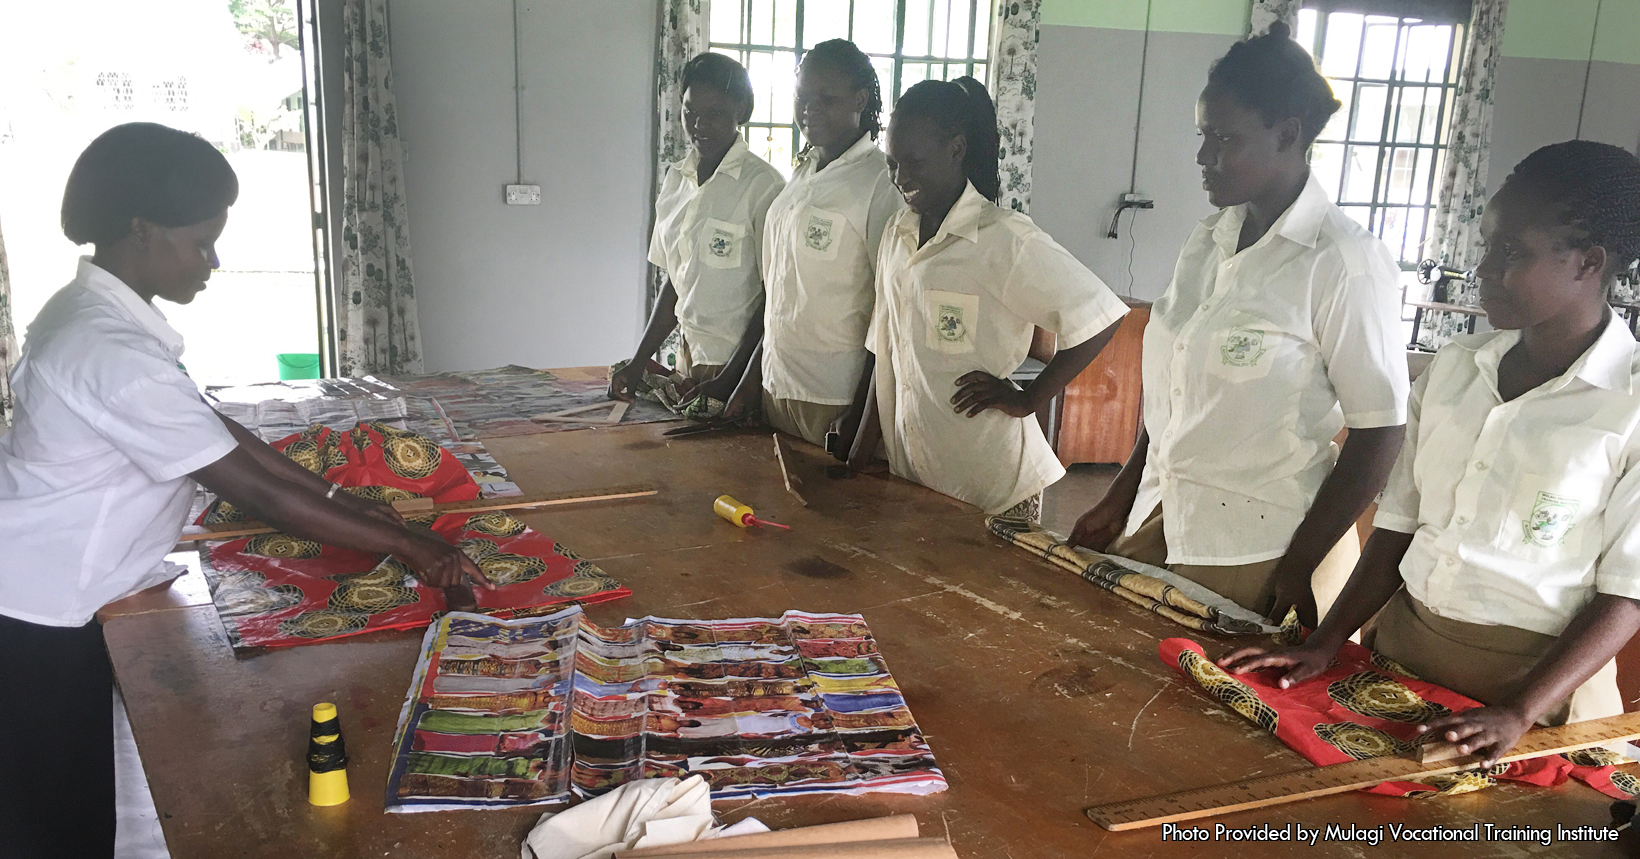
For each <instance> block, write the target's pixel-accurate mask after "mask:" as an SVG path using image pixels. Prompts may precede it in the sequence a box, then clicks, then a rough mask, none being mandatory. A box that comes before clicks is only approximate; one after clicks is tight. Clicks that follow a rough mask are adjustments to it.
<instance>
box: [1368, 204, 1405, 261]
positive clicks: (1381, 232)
mask: <svg viewBox="0 0 1640 859" xmlns="http://www.w3.org/2000/svg"><path fill="white" fill-rule="evenodd" d="M1406 214H1407V210H1406V209H1380V210H1379V214H1378V229H1376V230H1374V231H1373V233H1374V234H1376V235H1377V236H1378V238H1380V239H1383V240H1384V244H1386V245H1388V246H1389V252H1390V253H1392V254H1395V256H1396V258H1397V259H1399V258H1400V257H1401V246H1402V244H1404V243H1405V242H1406V228H1407V227H1406Z"/></svg>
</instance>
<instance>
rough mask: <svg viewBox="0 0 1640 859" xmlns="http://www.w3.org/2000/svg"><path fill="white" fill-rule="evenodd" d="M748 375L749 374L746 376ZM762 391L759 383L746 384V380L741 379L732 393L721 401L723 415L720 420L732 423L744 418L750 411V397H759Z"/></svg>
mask: <svg viewBox="0 0 1640 859" xmlns="http://www.w3.org/2000/svg"><path fill="white" fill-rule="evenodd" d="M748 375H749V374H748ZM762 390H763V385H762V383H761V382H752V383H750V384H748V379H741V380H740V384H739V385H736V386H735V389H734V392H733V393H731V394H730V395H729V397H728V399H726V400H724V401H723V415H722V417H721V418H720V420H722V421H723V422H724V423H733V422H735V421H738V420H741V419H742V418H745V417H746V416H747V415H748V414H750V413H751V410H752V397H753V396H757V395H760V394H761V393H762Z"/></svg>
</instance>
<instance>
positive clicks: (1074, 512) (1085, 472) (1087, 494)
mask: <svg viewBox="0 0 1640 859" xmlns="http://www.w3.org/2000/svg"><path fill="white" fill-rule="evenodd" d="M1119 470H1120V467H1119V466H1115V465H1073V466H1071V467H1070V468H1069V469H1067V470H1066V472H1067V473H1066V474H1065V477H1064V478H1063V479H1062V480H1060V481H1059V482H1058V483H1055V484H1054V485H1052V486H1050V487H1048V489H1047V491H1045V492H1043V493H1042V527H1044V528H1047V529H1048V530H1049V531H1052V532H1054V533H1055V534H1058V535H1060V536H1062V537H1068V536H1070V533H1071V529H1072V528H1074V527H1076V520H1077V519H1078V518H1080V517H1081V516H1082V514H1083V513H1086V512H1088V508H1089V507H1092V506H1093V505H1094V504H1096V503H1097V502H1098V501H1099V499H1100V498H1103V497H1104V495H1105V489H1106V488H1107V487H1109V486H1110V483H1111V481H1112V480H1115V479H1116V472H1117V471H1119Z"/></svg>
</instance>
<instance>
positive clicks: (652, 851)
mask: <svg viewBox="0 0 1640 859" xmlns="http://www.w3.org/2000/svg"><path fill="white" fill-rule="evenodd" d="M916 837H917V818H915V817H913V816H911V815H909V814H896V815H894V816H892V817H874V818H871V819H868V820H849V821H844V822H843V823H823V824H821V825H819V826H800V827H797V828H795V829H781V830H778V831H775V832H758V833H755V834H752V835H731V836H729V837H728V838H712V839H709V840H706V841H695V842H692V843H689V844H672V845H669V846H666V847H646V848H644V849H642V850H628V851H626V852H624V853H620V854H617V856H616V859H645V857H650V856H682V855H685V854H689V855H694V854H699V853H721V852H723V851H725V850H753V849H757V850H761V849H764V848H767V847H800V846H803V845H808V844H842V843H847V842H851V841H895V840H900V839H906V838H916Z"/></svg>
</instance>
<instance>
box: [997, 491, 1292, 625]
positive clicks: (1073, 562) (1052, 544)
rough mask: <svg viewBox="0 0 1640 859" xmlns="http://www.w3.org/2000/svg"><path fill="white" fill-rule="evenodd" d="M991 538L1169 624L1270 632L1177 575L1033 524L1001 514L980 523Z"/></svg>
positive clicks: (1246, 613) (1249, 615) (1248, 615)
mask: <svg viewBox="0 0 1640 859" xmlns="http://www.w3.org/2000/svg"><path fill="white" fill-rule="evenodd" d="M985 527H986V528H987V529H989V530H990V532H991V533H992V534H995V535H997V536H998V537H1001V538H1002V539H1004V540H1007V541H1008V542H1010V543H1012V544H1014V545H1015V546H1018V547H1019V548H1021V549H1024V550H1025V551H1027V552H1030V553H1031V554H1033V555H1035V556H1037V557H1039V558H1043V559H1045V560H1047V561H1048V562H1049V563H1051V564H1053V565H1054V566H1056V567H1059V568H1060V569H1063V570H1068V571H1070V572H1072V573H1075V574H1077V575H1078V576H1081V577H1082V578H1083V579H1085V580H1087V581H1088V582H1091V583H1093V584H1095V585H1098V586H1099V587H1101V588H1104V589H1105V590H1107V591H1110V592H1111V593H1113V594H1115V595H1117V596H1119V597H1121V598H1122V599H1125V600H1127V601H1128V602H1130V603H1133V604H1134V605H1137V606H1139V607H1141V608H1144V609H1146V610H1148V611H1152V612H1155V613H1156V614H1159V615H1161V616H1162V617H1165V618H1167V619H1168V620H1171V621H1173V622H1174V623H1177V624H1180V625H1181V626H1186V627H1189V628H1190V629H1194V630H1199V631H1201V632H1216V633H1219V634H1221V635H1256V634H1259V633H1273V632H1276V631H1277V627H1274V626H1270V625H1269V624H1266V623H1265V622H1264V619H1263V618H1262V617H1260V616H1259V615H1258V614H1257V613H1255V612H1251V611H1248V610H1247V609H1244V608H1242V607H1241V606H1239V605H1236V604H1235V603H1233V602H1231V601H1230V600H1228V599H1226V598H1224V597H1222V596H1219V595H1218V594H1216V593H1214V592H1213V591H1212V590H1210V589H1208V588H1206V587H1204V586H1202V585H1200V584H1197V583H1196V582H1193V581H1190V580H1189V579H1186V578H1184V577H1183V576H1180V575H1178V574H1176V573H1172V572H1169V571H1167V570H1164V569H1161V568H1160V567H1153V566H1150V565H1149V564H1141V563H1139V562H1138V561H1134V560H1130V559H1128V558H1120V557H1117V556H1115V555H1105V554H1101V553H1099V552H1095V551H1093V550H1091V549H1084V548H1082V547H1080V546H1071V545H1069V544H1067V543H1066V542H1065V538H1064V537H1061V536H1059V535H1058V534H1055V533H1054V532H1052V531H1048V530H1045V529H1044V528H1042V526H1040V525H1038V524H1036V523H1026V522H1021V521H1020V520H1018V519H1012V518H1007V517H1002V516H992V517H989V518H987V519H986V520H985Z"/></svg>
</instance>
